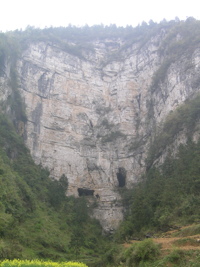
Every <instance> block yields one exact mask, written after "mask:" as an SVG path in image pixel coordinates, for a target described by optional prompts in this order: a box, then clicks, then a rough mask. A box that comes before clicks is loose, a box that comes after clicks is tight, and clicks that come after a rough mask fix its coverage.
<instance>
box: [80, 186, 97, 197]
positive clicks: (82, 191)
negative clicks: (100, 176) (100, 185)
mask: <svg viewBox="0 0 200 267" xmlns="http://www.w3.org/2000/svg"><path fill="white" fill-rule="evenodd" d="M78 195H79V197H82V196H94V190H91V189H87V188H78Z"/></svg>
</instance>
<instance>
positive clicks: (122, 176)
mask: <svg viewBox="0 0 200 267" xmlns="http://www.w3.org/2000/svg"><path fill="white" fill-rule="evenodd" d="M117 180H118V186H119V187H124V186H125V185H126V170H125V168H123V167H120V168H119V169H118V172H117Z"/></svg>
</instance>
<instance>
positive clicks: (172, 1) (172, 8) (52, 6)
mask: <svg viewBox="0 0 200 267" xmlns="http://www.w3.org/2000/svg"><path fill="white" fill-rule="evenodd" d="M0 8H1V9H0V10H1V13H0V31H7V30H15V29H24V28H26V26H27V25H31V26H35V27H40V28H44V27H48V26H55V27H57V26H67V25H68V24H69V23H71V24H72V25H77V26H83V25H85V24H88V25H94V24H101V23H102V24H104V25H109V24H112V23H113V24H114V23H115V24H117V25H118V26H126V25H133V26H137V25H138V24H139V23H141V22H142V21H146V22H148V21H149V20H150V19H152V20H154V21H156V22H159V21H161V20H162V19H163V18H166V19H167V20H171V19H174V18H175V17H176V16H178V17H179V18H180V19H185V18H187V17H190V16H193V17H194V18H196V19H199V18H200V1H199V0H137V1H135V0H0Z"/></svg>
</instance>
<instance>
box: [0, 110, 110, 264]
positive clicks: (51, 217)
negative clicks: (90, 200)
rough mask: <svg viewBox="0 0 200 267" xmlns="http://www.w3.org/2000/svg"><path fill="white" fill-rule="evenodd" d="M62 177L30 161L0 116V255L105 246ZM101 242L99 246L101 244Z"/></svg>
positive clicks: (86, 251)
mask: <svg viewBox="0 0 200 267" xmlns="http://www.w3.org/2000/svg"><path fill="white" fill-rule="evenodd" d="M66 190H67V178H66V177H65V176H64V175H63V176H62V177H61V180H60V181H56V180H51V179H50V178H49V173H48V171H47V170H45V169H42V168H41V167H40V166H36V165H35V164H34V162H33V160H32V158H31V156H30V154H29V151H28V150H27V148H26V147H25V146H24V144H23V140H22V139H21V138H20V137H19V136H18V135H17V134H16V131H15V128H14V126H13V125H12V123H11V122H10V121H9V120H8V119H7V118H6V117H5V116H4V115H0V259H4V258H9V259H13V258H24V259H33V258H43V259H52V260H53V259H54V260H61V259H63V260H66V259H68V260H69V259H75V258H83V259H84V258H92V257H93V256H94V255H95V257H96V256H97V255H99V254H101V253H102V252H103V251H104V248H105V247H106V245H105V242H104V239H103V237H102V236H101V227H100V226H99V224H98V223H97V222H96V221H95V220H93V219H91V218H90V217H89V215H88V209H87V206H86V202H85V200H84V199H80V198H79V199H75V198H73V197H66V196H65V192H66ZM103 247H104V248H103Z"/></svg>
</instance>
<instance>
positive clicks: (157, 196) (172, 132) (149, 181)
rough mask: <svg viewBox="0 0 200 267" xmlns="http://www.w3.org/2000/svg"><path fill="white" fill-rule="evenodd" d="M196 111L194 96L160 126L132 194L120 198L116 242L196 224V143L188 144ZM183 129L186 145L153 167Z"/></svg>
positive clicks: (199, 156)
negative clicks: (122, 213)
mask: <svg viewBox="0 0 200 267" xmlns="http://www.w3.org/2000/svg"><path fill="white" fill-rule="evenodd" d="M199 107H200V96H199V95H198V96H196V98H194V99H192V100H190V101H186V102H185V104H184V105H182V106H180V107H179V108H178V109H177V110H176V111H174V112H173V113H171V114H170V115H169V116H168V117H167V119H166V121H165V123H163V127H162V129H161V131H160V132H159V133H158V134H157V136H156V137H155V139H154V141H153V143H152V145H151V147H150V150H149V156H148V158H147V170H146V174H145V175H144V177H143V179H142V180H141V182H140V183H139V184H137V185H136V186H135V187H134V188H133V190H132V191H126V190H125V191H124V193H123V195H122V197H123V199H124V201H125V202H126V205H127V215H126V220H125V221H124V222H122V224H121V226H120V227H119V229H118V231H117V233H116V239H117V240H122V239H124V240H126V239H127V238H128V239H129V238H132V237H141V236H144V235H145V233H146V232H147V231H149V229H151V230H152V231H155V230H161V231H165V230H168V229H169V228H170V227H171V226H173V225H177V224H178V225H179V224H186V223H194V222H198V221H199V220H200V210H199V205H200V196H199V190H200V167H199V161H200V140H199V141H198V142H196V143H194V142H193V141H191V139H192V135H193V133H194V129H196V125H197V124H198V122H199V119H200V112H199ZM183 129H185V132H186V135H187V138H188V141H187V143H186V144H185V145H180V146H179V149H178V151H177V154H176V155H174V156H172V155H171V154H170V151H169V152H168V156H166V158H165V161H164V162H163V164H162V165H161V166H160V167H155V166H154V162H155V161H156V159H157V158H158V157H159V156H160V155H161V154H162V153H163V151H165V150H166V147H167V146H170V145H171V144H172V143H173V141H174V140H175V138H176V136H177V134H178V133H179V132H181V131H183ZM126 199H128V201H126ZM151 230H150V231H151Z"/></svg>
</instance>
